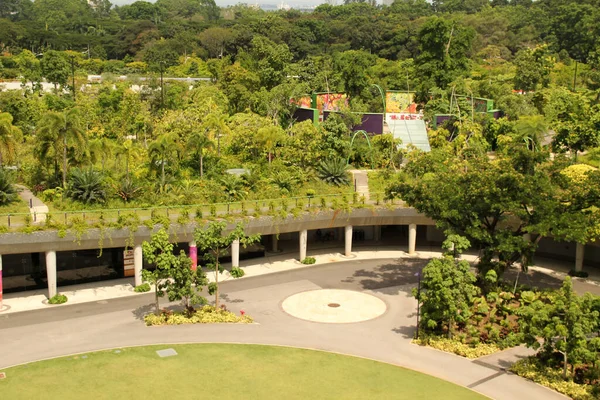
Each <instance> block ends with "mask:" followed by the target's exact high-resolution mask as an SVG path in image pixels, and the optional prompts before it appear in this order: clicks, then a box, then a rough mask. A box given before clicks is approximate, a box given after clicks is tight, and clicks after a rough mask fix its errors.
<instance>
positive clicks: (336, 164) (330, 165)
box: [316, 158, 350, 186]
mask: <svg viewBox="0 0 600 400" xmlns="http://www.w3.org/2000/svg"><path fill="white" fill-rule="evenodd" d="M316 170H317V176H318V177H319V179H321V180H322V181H324V182H327V183H329V184H331V185H335V186H342V185H348V184H349V183H350V178H349V176H348V172H347V170H348V166H347V165H346V160H344V159H343V158H330V159H327V160H322V161H320V162H319V164H318V165H317V168H316Z"/></svg>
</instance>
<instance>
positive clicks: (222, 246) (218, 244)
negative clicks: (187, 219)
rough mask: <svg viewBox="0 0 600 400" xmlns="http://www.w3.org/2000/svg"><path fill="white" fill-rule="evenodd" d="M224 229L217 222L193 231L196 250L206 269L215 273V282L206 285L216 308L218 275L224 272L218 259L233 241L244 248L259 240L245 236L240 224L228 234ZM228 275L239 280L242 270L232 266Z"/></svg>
mask: <svg viewBox="0 0 600 400" xmlns="http://www.w3.org/2000/svg"><path fill="white" fill-rule="evenodd" d="M226 227H227V224H226V223H225V222H222V221H217V222H211V223H210V224H209V225H208V226H207V227H199V228H197V229H196V230H195V231H194V240H195V241H196V245H197V246H198V250H200V251H201V252H203V253H204V255H203V257H204V260H205V261H206V262H207V264H206V268H208V269H209V270H212V271H214V273H215V275H214V276H215V281H214V282H211V283H210V284H209V285H208V290H209V293H210V294H214V295H215V307H216V308H219V275H220V274H222V273H223V272H224V271H225V269H224V268H223V267H222V266H221V264H220V262H219V259H220V258H221V257H223V256H224V255H225V253H226V251H227V250H228V249H230V248H231V244H232V243H233V242H234V241H235V240H239V241H240V244H241V245H242V246H244V247H246V246H249V245H251V244H253V243H256V242H257V241H259V240H260V235H250V236H247V235H246V234H245V233H244V227H243V226H242V225H241V224H238V225H236V226H235V227H234V228H233V229H232V230H231V231H229V232H228V233H225V230H226ZM230 274H231V276H232V277H234V278H240V277H242V276H244V270H242V269H241V268H239V266H238V265H233V266H232V267H231V271H230Z"/></svg>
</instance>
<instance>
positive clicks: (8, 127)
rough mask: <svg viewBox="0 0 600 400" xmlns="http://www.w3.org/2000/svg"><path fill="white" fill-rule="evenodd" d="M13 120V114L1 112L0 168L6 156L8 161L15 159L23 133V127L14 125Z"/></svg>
mask: <svg viewBox="0 0 600 400" xmlns="http://www.w3.org/2000/svg"><path fill="white" fill-rule="evenodd" d="M12 122H13V117H12V115H10V114H9V113H0V168H2V163H3V161H4V156H5V157H6V160H7V161H8V162H12V161H13V160H14V158H15V155H16V146H17V143H18V142H19V141H20V140H21V137H22V135H23V134H22V132H21V129H19V128H18V127H16V126H14V125H13V124H12ZM3 154H4V155H3Z"/></svg>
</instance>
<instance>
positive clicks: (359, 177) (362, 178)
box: [349, 169, 369, 201]
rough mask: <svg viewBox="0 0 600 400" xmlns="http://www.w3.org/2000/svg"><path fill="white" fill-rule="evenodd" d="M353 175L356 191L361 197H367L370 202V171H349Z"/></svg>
mask: <svg viewBox="0 0 600 400" xmlns="http://www.w3.org/2000/svg"><path fill="white" fill-rule="evenodd" d="M349 172H350V173H351V174H352V179H353V182H354V186H355V190H356V192H357V193H358V194H359V195H362V196H365V200H367V201H368V200H369V176H368V174H367V172H368V171H365V170H360V169H352V170H350V171H349Z"/></svg>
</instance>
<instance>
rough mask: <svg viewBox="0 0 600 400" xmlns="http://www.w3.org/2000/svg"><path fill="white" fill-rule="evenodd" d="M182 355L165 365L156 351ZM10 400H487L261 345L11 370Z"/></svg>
mask: <svg viewBox="0 0 600 400" xmlns="http://www.w3.org/2000/svg"><path fill="white" fill-rule="evenodd" d="M165 348H173V349H175V350H176V351H177V353H178V355H177V356H174V357H167V358H159V357H158V355H157V354H156V353H155V351H156V350H160V349H165ZM5 372H6V373H7V378H6V379H3V380H0V393H1V394H2V396H1V397H2V398H5V399H11V400H16V399H42V398H43V399H60V400H67V399H82V398H86V399H134V398H144V399H244V400H246V399H274V398H279V399H286V400H292V399H311V400H312V399H361V400H362V399H370V400H371V399H411V400H412V399H439V398H443V399H445V400H451V399H460V400H469V399H485V397H484V396H482V395H479V394H477V393H475V392H472V391H470V390H468V389H465V388H462V387H460V386H456V385H454V384H451V383H448V382H446V381H443V380H440V379H437V378H433V377H431V376H428V375H424V374H421V373H418V372H414V371H411V370H407V369H404V368H399V367H396V366H392V365H388V364H383V363H378V362H375V361H370V360H364V359H359V358H354V357H347V356H341V355H337V354H329V353H324V352H318V351H311V350H302V349H294V348H285V347H272V346H256V345H226V344H198V345H168V346H148V347H136V348H126V349H121V350H120V353H115V351H114V350H113V351H103V352H97V353H89V354H86V355H84V356H82V355H79V356H72V357H65V358H59V359H54V360H48V361H41V362H37V363H32V364H28V365H23V366H19V367H14V368H10V369H7V370H5Z"/></svg>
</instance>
